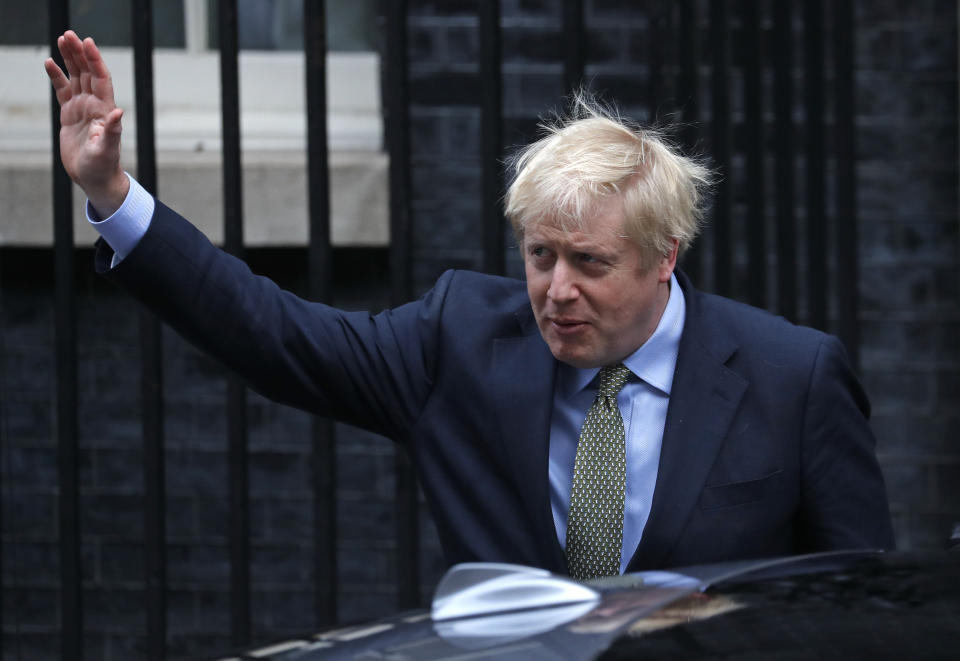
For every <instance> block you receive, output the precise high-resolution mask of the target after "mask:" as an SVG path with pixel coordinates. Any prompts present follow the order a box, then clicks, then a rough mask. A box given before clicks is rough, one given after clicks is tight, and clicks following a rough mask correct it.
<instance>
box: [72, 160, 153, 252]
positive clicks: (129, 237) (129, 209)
mask: <svg viewBox="0 0 960 661" xmlns="http://www.w3.org/2000/svg"><path fill="white" fill-rule="evenodd" d="M124 174H126V175H127V179H129V180H130V190H129V191H128V192H127V197H126V198H125V199H124V200H123V204H121V205H120V208H119V209H117V210H116V211H115V212H114V213H113V215H112V216H110V217H108V218H104V219H101V218H100V216H98V215H97V212H96V210H95V209H94V208H93V205H91V204H90V200H87V220H88V221H90V224H91V225H93V228H94V229H95V230H97V232H99V233H100V236H102V237H103V240H104V241H106V242H107V244H108V245H109V246H110V247H111V248H113V253H114V255H113V260H112V264H111V266H116V265H117V264H118V263H119V262H120V261H121V260H123V258H124V257H126V256H127V255H129V254H130V251H132V250H133V249H134V248H135V247H136V245H137V244H138V243H139V242H140V239H142V238H143V235H144V234H146V233H147V228H148V227H150V221H151V220H152V219H153V211H154V208H155V207H156V202H155V201H154V199H153V196H152V195H150V193H148V192H147V190H146V189H145V188H144V187H143V186H141V185H140V184H139V183H138V182H137V180H136V179H134V178H133V177H131V176H130V174H129V173H124Z"/></svg>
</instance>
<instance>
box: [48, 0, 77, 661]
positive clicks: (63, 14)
mask: <svg viewBox="0 0 960 661" xmlns="http://www.w3.org/2000/svg"><path fill="white" fill-rule="evenodd" d="M68 5H69V3H68V2H66V1H65V0H50V2H49V3H48V4H47V12H48V14H47V20H48V24H47V27H48V34H49V35H50V53H51V56H52V57H53V59H54V60H55V61H56V62H57V64H58V65H59V66H60V67H61V68H63V66H64V65H63V60H62V58H61V57H60V51H59V50H58V48H57V37H58V36H59V35H61V34H63V33H64V31H66V30H67V28H68V27H69V24H70V12H69V6H68ZM50 109H51V113H50V116H51V133H52V138H53V154H52V156H53V190H52V191H51V192H52V194H53V237H54V239H53V258H54V333H55V337H56V365H57V431H56V434H57V468H58V472H59V474H58V478H59V484H60V493H59V499H58V500H59V507H60V512H59V532H60V534H59V537H60V539H59V542H60V604H61V614H60V617H61V621H60V630H61V633H60V657H61V658H62V659H64V660H69V659H73V660H77V661H79V660H80V659H82V658H83V590H82V584H81V581H82V576H81V569H80V462H79V447H78V440H79V437H78V430H77V405H78V397H77V314H76V299H75V290H74V243H73V184H72V183H71V181H70V178H69V176H67V173H66V171H65V170H64V169H63V163H62V162H61V160H60V106H59V104H58V103H57V99H56V95H55V94H54V93H53V92H52V90H51V96H50Z"/></svg>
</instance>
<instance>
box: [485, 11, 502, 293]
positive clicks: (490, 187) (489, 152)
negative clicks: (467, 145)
mask: <svg viewBox="0 0 960 661" xmlns="http://www.w3.org/2000/svg"><path fill="white" fill-rule="evenodd" d="M479 18H480V87H481V93H482V100H481V109H480V144H481V146H480V158H481V163H480V167H481V189H482V192H481V195H482V201H481V207H482V210H483V269H484V271H486V272H487V273H493V274H496V275H502V274H503V272H504V268H505V263H506V247H507V246H506V231H505V229H506V225H505V223H504V218H503V208H502V204H501V195H502V188H503V175H502V167H501V153H502V145H503V137H502V133H503V131H502V124H503V107H502V96H503V94H502V83H501V59H502V58H501V53H500V0H487V1H486V2H481V3H480V4H479Z"/></svg>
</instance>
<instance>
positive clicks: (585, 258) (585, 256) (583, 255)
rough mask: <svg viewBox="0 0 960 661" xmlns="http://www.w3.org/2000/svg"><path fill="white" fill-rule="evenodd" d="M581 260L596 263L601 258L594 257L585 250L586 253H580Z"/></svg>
mask: <svg viewBox="0 0 960 661" xmlns="http://www.w3.org/2000/svg"><path fill="white" fill-rule="evenodd" d="M580 261H581V262H583V263H585V264H596V263H598V262H599V261H600V260H599V259H597V258H596V257H594V256H593V255H590V254H588V253H585V252H584V253H580Z"/></svg>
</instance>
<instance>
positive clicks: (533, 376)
mask: <svg viewBox="0 0 960 661" xmlns="http://www.w3.org/2000/svg"><path fill="white" fill-rule="evenodd" d="M517 317H518V322H519V324H520V326H521V333H522V334H520V335H517V336H513V337H506V338H499V339H496V340H494V346H493V373H492V375H491V376H492V381H491V384H490V385H491V388H493V389H494V393H493V397H494V400H495V406H494V407H493V410H494V411H496V415H497V427H498V430H499V435H500V440H501V442H502V444H503V451H504V454H505V456H506V458H507V466H508V470H510V471H511V473H512V475H511V477H512V478H513V481H514V483H515V484H516V485H517V488H518V490H519V491H520V496H521V499H522V502H523V503H525V505H526V508H527V512H528V516H529V519H530V521H531V522H532V525H533V527H534V530H532V531H531V532H532V533H533V535H534V536H535V539H537V540H546V543H545V544H543V545H541V547H540V548H541V554H542V556H543V561H544V563H548V564H544V566H547V567H549V568H550V569H551V570H552V571H560V572H562V571H565V570H566V561H565V560H564V556H563V549H561V548H560V543H559V541H558V540H557V532H556V528H555V527H554V523H553V515H552V514H551V510H550V486H549V479H548V473H549V471H548V462H549V438H550V416H551V413H552V408H553V389H554V379H555V378H556V360H555V359H554V357H553V355H552V354H551V353H550V349H549V348H548V347H547V345H546V343H544V341H543V338H542V337H541V336H540V333H539V331H538V330H537V327H536V324H535V323H534V322H533V319H532V314H530V313H529V310H526V311H521V312H519V313H518V315H517Z"/></svg>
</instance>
